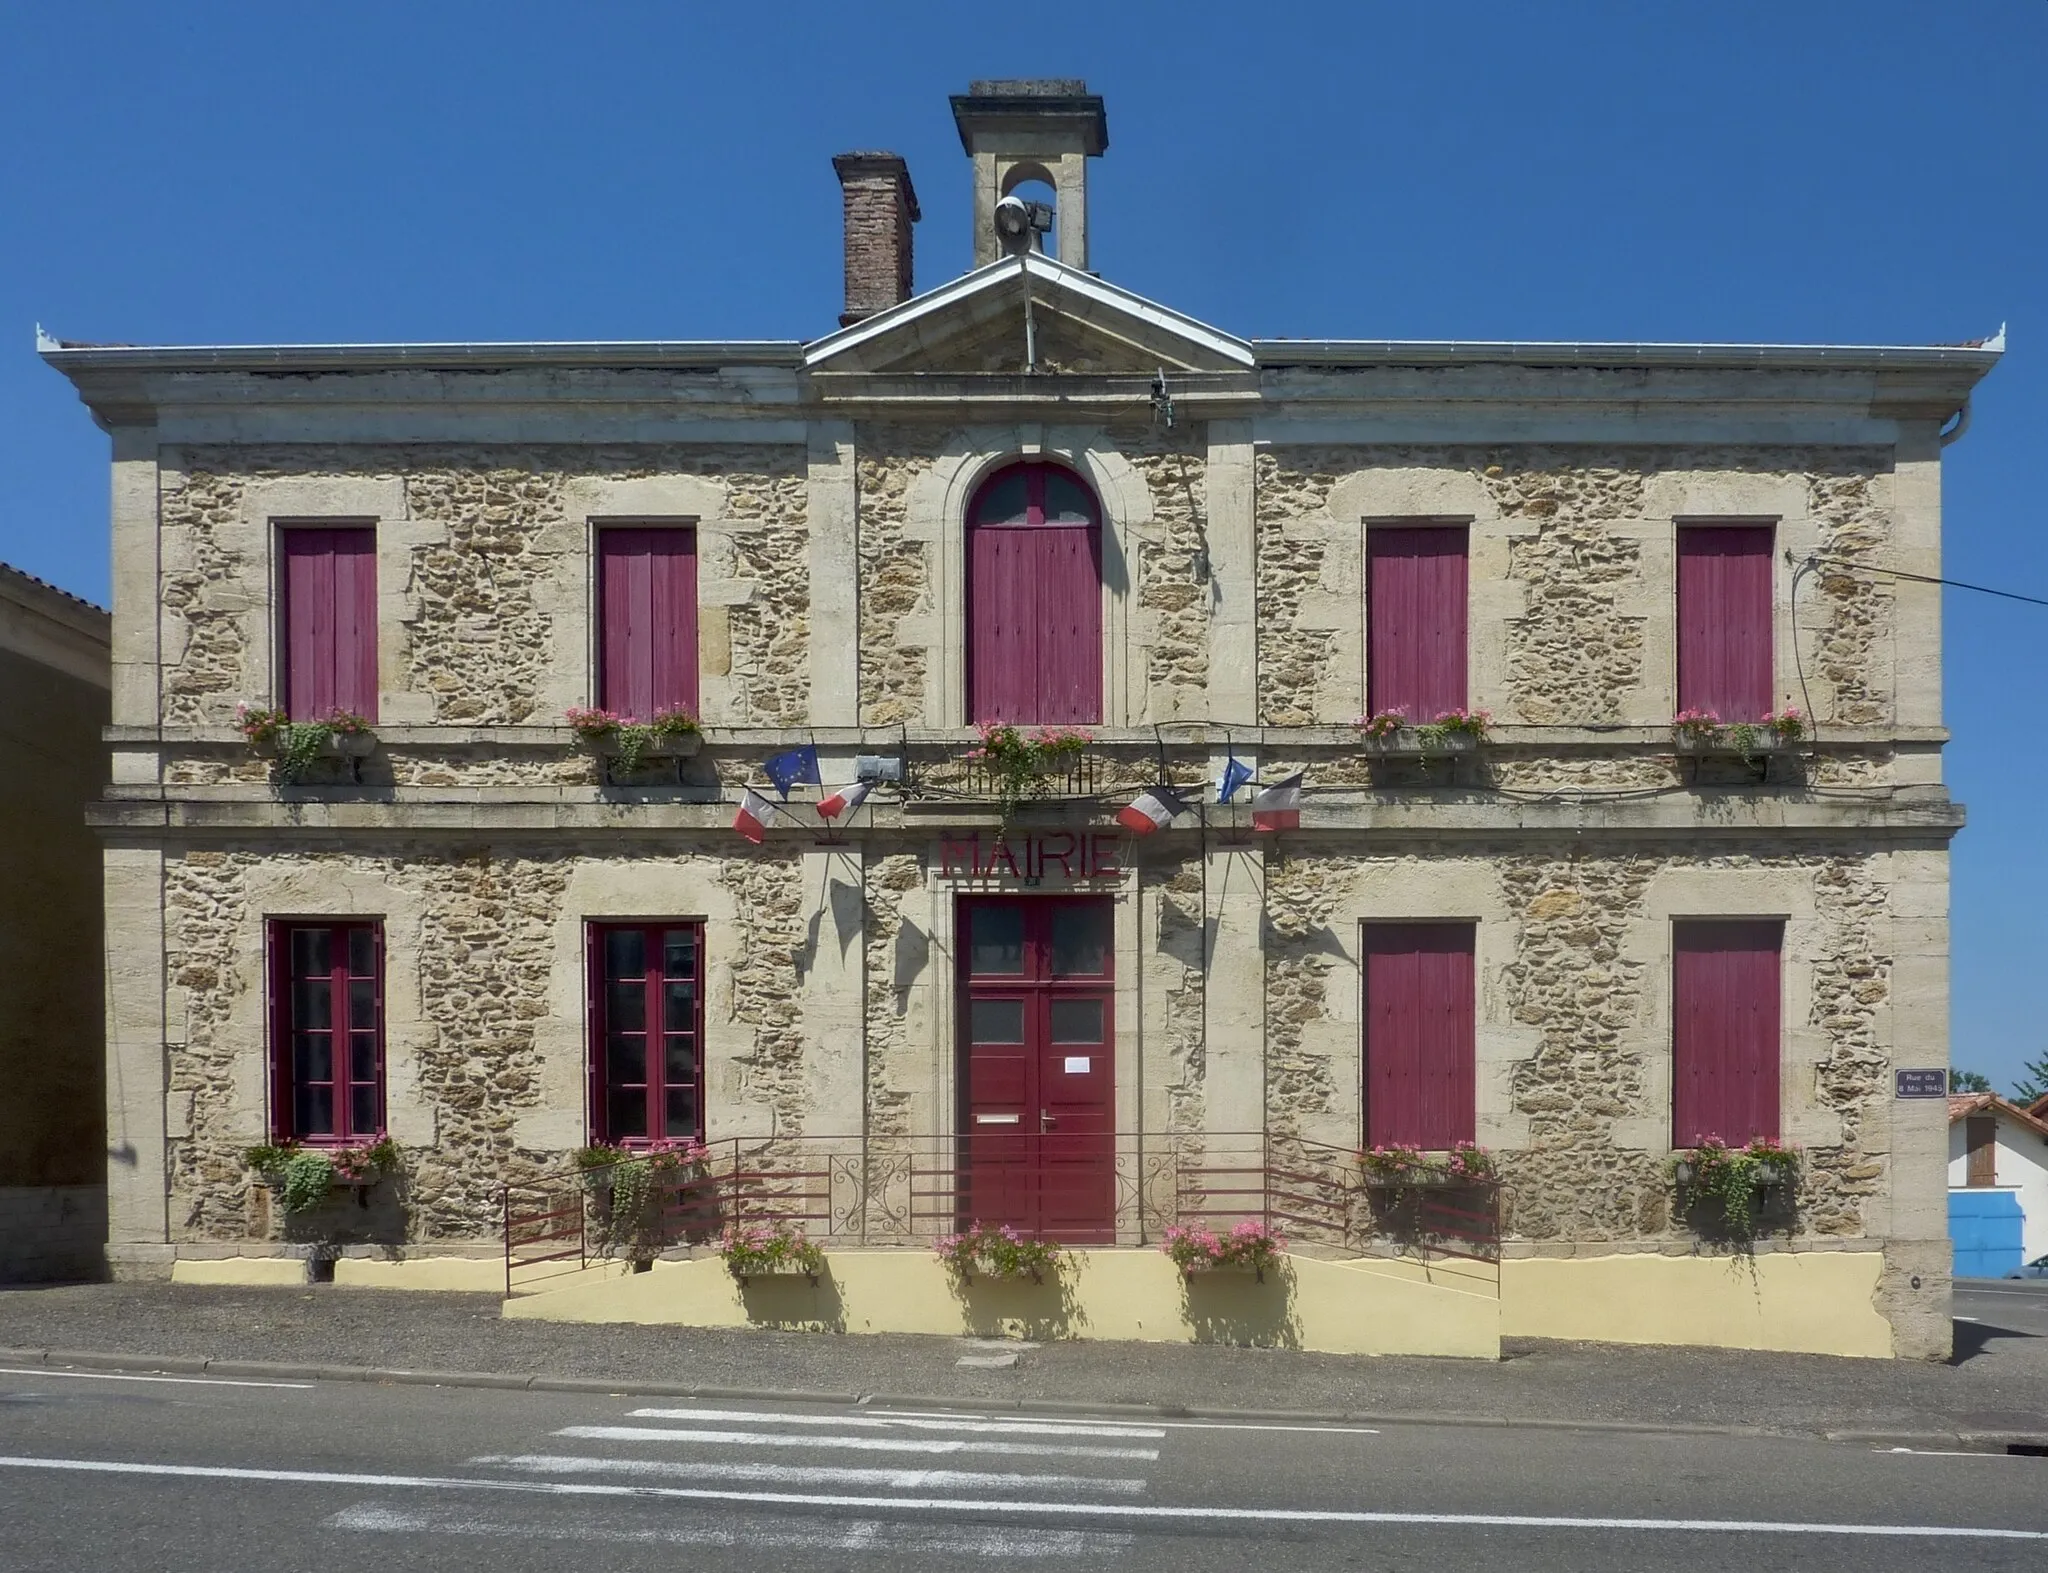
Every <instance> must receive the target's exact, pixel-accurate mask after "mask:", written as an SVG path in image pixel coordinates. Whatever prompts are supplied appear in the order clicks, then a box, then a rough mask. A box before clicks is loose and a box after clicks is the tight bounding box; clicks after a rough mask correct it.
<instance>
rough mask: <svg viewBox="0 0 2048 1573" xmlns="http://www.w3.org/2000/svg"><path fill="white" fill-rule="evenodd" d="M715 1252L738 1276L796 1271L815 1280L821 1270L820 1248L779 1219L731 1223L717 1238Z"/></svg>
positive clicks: (822, 1255) (823, 1260)
mask: <svg viewBox="0 0 2048 1573" xmlns="http://www.w3.org/2000/svg"><path fill="white" fill-rule="evenodd" d="M718 1254H719V1255H720V1256H723V1257H724V1258H725V1266H726V1270H727V1271H728V1272H730V1273H731V1274H732V1275H733V1277H735V1278H739V1279H747V1278H752V1277H755V1276H757V1275H759V1274H762V1273H785V1272H797V1273H802V1274H804V1276H806V1277H807V1278H810V1279H812V1280H814V1281H815V1280H816V1279H817V1277H818V1275H819V1274H821V1273H823V1272H824V1271H825V1252H824V1250H823V1249H822V1248H821V1247H819V1246H817V1245H816V1244H814V1243H812V1242H811V1241H810V1240H807V1239H805V1238H804V1232H803V1230H801V1229H799V1228H798V1227H797V1226H796V1225H795V1224H793V1223H789V1222H787V1221H786V1220H782V1219H778V1220H776V1221H775V1222H774V1223H740V1224H733V1225H731V1226H730V1227H729V1228H727V1230H726V1231H725V1233H724V1234H723V1235H722V1236H720V1238H719V1241H718Z"/></svg>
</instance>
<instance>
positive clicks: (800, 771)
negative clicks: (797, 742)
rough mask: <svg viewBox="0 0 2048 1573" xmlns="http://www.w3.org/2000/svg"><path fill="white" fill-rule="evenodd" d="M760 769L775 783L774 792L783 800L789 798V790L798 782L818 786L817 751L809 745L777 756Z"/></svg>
mask: <svg viewBox="0 0 2048 1573" xmlns="http://www.w3.org/2000/svg"><path fill="white" fill-rule="evenodd" d="M761 768H762V769H764V770H766V771H767V772H768V779H769V780H770V781H773V782H774V783H775V790H776V791H777V792H779V793H780V794H781V795H782V796H783V797H784V798H785V799H786V798H788V796H789V789H790V788H791V787H793V786H795V785H796V784H797V783H798V782H799V781H807V782H809V783H810V784H811V785H812V786H817V785H819V784H820V782H819V778H818V750H817V749H816V748H815V747H811V746H809V745H806V746H805V747H803V748H792V749H791V750H790V751H789V752H788V753H786V754H777V755H776V756H775V757H774V758H773V759H770V760H769V761H768V763H767V764H765V765H763V766H762V767H761Z"/></svg>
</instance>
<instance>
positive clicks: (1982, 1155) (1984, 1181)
mask: <svg viewBox="0 0 2048 1573" xmlns="http://www.w3.org/2000/svg"><path fill="white" fill-rule="evenodd" d="M1963 1135H1964V1138H1965V1139H1966V1140H1967V1141H1968V1142H1969V1146H1970V1172H1969V1180H1968V1183H1969V1184H1971V1185H1996V1184H1997V1183H1998V1121H1997V1120H1996V1119H1987V1118H1985V1117H1984V1116H1983V1115H1977V1114H1973V1115H1971V1116H1970V1117H1969V1118H1968V1119H1967V1120H1965V1121H1964V1122H1963Z"/></svg>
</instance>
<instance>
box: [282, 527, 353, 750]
mask: <svg viewBox="0 0 2048 1573" xmlns="http://www.w3.org/2000/svg"><path fill="white" fill-rule="evenodd" d="M279 534H280V536H281V542H280V544H281V548H282V550H281V556H282V559H283V583H282V584H281V585H280V586H279V589H280V591H281V592H282V593H281V598H280V621H281V622H282V624H283V626H282V627H281V628H280V629H279V630H278V633H279V639H278V645H279V648H280V650H281V652H282V654H283V657H284V660H283V667H284V670H283V672H282V674H281V678H282V680H281V681H280V683H279V684H278V697H279V699H280V700H281V701H282V703H283V705H284V708H285V709H286V710H287V711H288V712H289V713H290V715H291V717H292V719H293V720H295V721H318V720H323V719H325V718H326V717H328V716H330V715H333V714H334V713H335V712H336V711H337V710H345V711H348V712H350V713H352V714H355V715H359V716H361V717H363V719H364V720H366V721H374V720H376V719H377V532H376V530H375V529H374V528H372V527H371V526H368V525H350V526H346V527H342V528H334V529H328V528H314V527H311V526H306V525H293V526H290V527H289V528H287V529H284V530H282V531H280V532H279Z"/></svg>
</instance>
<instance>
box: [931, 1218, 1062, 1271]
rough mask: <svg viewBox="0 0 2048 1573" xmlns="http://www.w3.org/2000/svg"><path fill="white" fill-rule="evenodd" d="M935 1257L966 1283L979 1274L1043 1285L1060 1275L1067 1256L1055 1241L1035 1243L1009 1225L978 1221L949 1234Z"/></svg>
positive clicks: (1036, 1241)
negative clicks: (1051, 1277)
mask: <svg viewBox="0 0 2048 1573" xmlns="http://www.w3.org/2000/svg"><path fill="white" fill-rule="evenodd" d="M933 1251H934V1254H935V1255H937V1257H938V1258H939V1260H940V1261H942V1262H944V1263H945V1264H946V1265H947V1266H948V1267H950V1268H951V1269H952V1270H953V1271H954V1272H955V1273H957V1274H959V1276H960V1277H961V1278H963V1279H971V1278H972V1277H973V1276H974V1275H975V1274H976V1273H977V1272H979V1273H980V1274H981V1275H982V1276H983V1277H984V1278H1030V1279H1031V1280H1032V1281H1034V1282H1037V1283H1043V1282H1044V1281H1045V1276H1046V1274H1048V1273H1057V1272H1058V1271H1059V1270H1060V1263H1061V1262H1062V1261H1064V1260H1065V1258H1066V1252H1065V1250H1064V1249H1063V1248H1062V1247H1061V1246H1060V1244H1059V1242H1058V1241H1056V1240H1033V1239H1027V1238H1026V1237H1025V1236H1024V1235H1021V1234H1019V1233H1018V1232H1017V1231H1016V1230H1015V1229H1013V1228H1011V1227H1010V1226H1009V1225H1008V1224H989V1223H981V1222H979V1221H977V1222H976V1223H975V1224H974V1225H973V1226H972V1227H971V1228H967V1229H963V1230H961V1231H960V1232H959V1233H958V1234H949V1235H947V1236H946V1237H945V1238H944V1239H942V1240H940V1241H939V1243H938V1244H937V1245H936V1246H934V1247H933Z"/></svg>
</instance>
